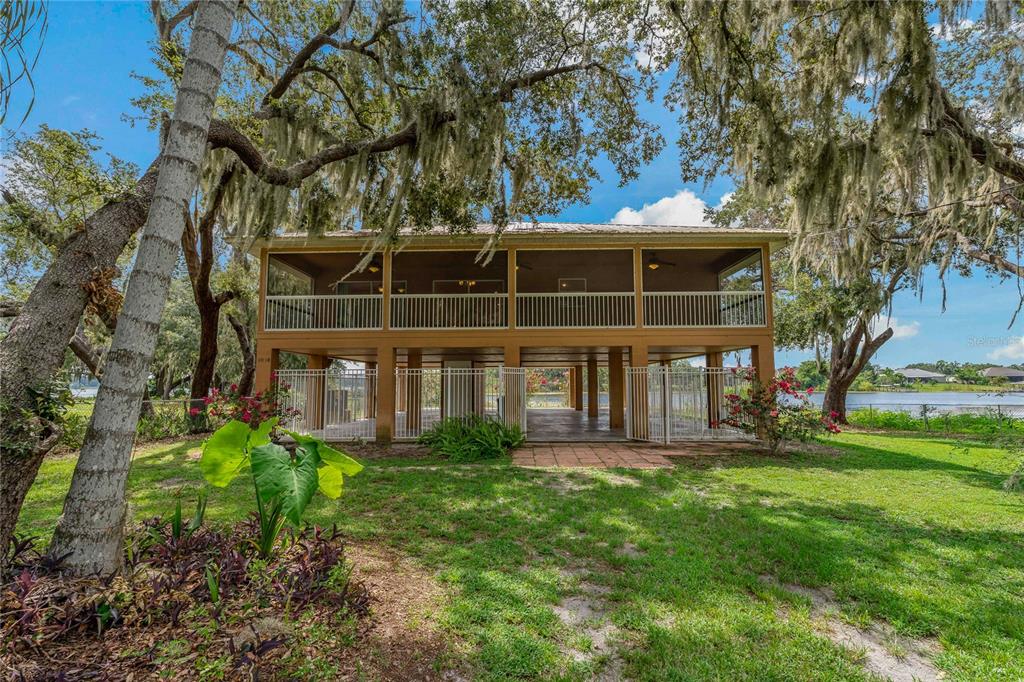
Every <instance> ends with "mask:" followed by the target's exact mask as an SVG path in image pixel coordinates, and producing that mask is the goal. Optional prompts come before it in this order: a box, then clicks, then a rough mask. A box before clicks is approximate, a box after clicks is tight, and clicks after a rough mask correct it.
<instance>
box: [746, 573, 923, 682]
mask: <svg viewBox="0 0 1024 682" xmlns="http://www.w3.org/2000/svg"><path fill="white" fill-rule="evenodd" d="M760 579H761V581H762V582H764V583H767V584H771V585H775V586H777V587H781V588H782V589H784V590H786V591H787V592H791V593H793V594H798V595H800V596H801V597H804V598H805V599H807V600H808V601H810V602H811V618H812V619H813V620H814V622H815V625H816V627H817V628H818V629H819V631H820V632H821V633H822V634H823V635H825V636H826V637H828V639H829V640H831V641H832V642H833V643H834V644H836V645H838V646H841V647H843V648H844V649H847V650H849V651H851V652H853V654H854V655H855V656H856V657H857V660H858V662H859V663H860V664H861V665H862V666H863V667H864V669H865V670H867V671H868V672H870V673H871V674H873V675H877V676H878V677H881V678H883V679H886V680H892V682H938V681H939V680H941V679H943V673H942V672H940V671H939V669H938V668H936V667H935V664H934V663H932V660H931V659H932V657H934V656H935V655H936V654H938V653H939V651H940V646H939V643H938V642H936V641H934V640H928V639H915V638H913V637H906V636H903V635H900V634H898V633H897V632H896V631H895V630H894V629H893V627H892V626H891V625H889V624H888V623H883V622H873V623H871V624H870V625H868V626H867V627H865V628H861V627H857V626H855V625H852V624H850V623H848V622H846V621H845V620H842V619H841V618H840V617H839V603H838V602H837V601H836V596H835V593H833V592H832V590H830V589H828V588H827V587H805V586H803V585H797V584H794V583H780V582H778V581H777V580H776V579H775V578H774V577H772V576H760Z"/></svg>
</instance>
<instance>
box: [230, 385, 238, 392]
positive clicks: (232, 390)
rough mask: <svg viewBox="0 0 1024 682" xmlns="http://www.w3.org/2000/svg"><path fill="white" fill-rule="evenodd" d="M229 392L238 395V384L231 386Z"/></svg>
mask: <svg viewBox="0 0 1024 682" xmlns="http://www.w3.org/2000/svg"><path fill="white" fill-rule="evenodd" d="M231 392H232V393H238V384H231Z"/></svg>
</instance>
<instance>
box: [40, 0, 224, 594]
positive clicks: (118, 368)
mask: <svg viewBox="0 0 1024 682" xmlns="http://www.w3.org/2000/svg"><path fill="white" fill-rule="evenodd" d="M233 14H234V5H233V4H231V3H229V2H224V1H222V0H209V1H208V2H204V3H201V4H200V6H199V10H198V11H197V14H196V20H195V27H194V29H193V32H192V38H191V41H190V45H189V55H188V59H187V60H186V62H185V68H184V71H183V74H182V78H181V82H180V84H179V87H178V94H177V101H176V103H175V107H174V114H173V115H172V117H171V122H170V126H169V129H168V135H167V144H166V147H165V149H164V152H163V161H162V163H161V165H160V173H159V177H158V179H157V185H156V190H155V192H154V195H153V204H152V206H151V208H150V212H149V217H148V218H147V220H146V227H145V229H144V231H143V237H142V242H141V244H140V246H139V253H138V256H137V258H136V261H135V268H134V270H133V271H132V275H131V279H130V280H129V282H128V290H127V293H126V296H125V301H124V306H123V308H122V311H121V315H120V317H119V318H118V325H117V332H116V333H115V334H114V340H113V342H112V344H111V348H110V353H109V355H108V359H107V366H106V371H105V373H104V375H105V376H104V380H103V383H102V384H101V386H100V390H99V394H98V395H97V397H96V406H95V409H94V410H93V415H92V421H91V422H90V424H89V430H88V433H87V434H86V439H85V444H84V445H83V447H82V452H81V454H80V455H79V459H78V464H77V466H76V467H75V473H74V476H73V477H72V479H71V489H70V491H69V492H68V496H67V498H66V499H65V501H64V512H63V514H62V515H61V517H60V519H59V520H58V522H57V528H56V530H55V531H54V536H53V541H52V542H51V544H50V553H51V556H66V557H67V559H66V561H65V563H66V566H67V568H68V569H69V570H70V571H71V572H73V573H76V574H79V575H88V574H96V573H99V574H109V573H112V572H115V571H117V570H119V569H120V567H121V565H122V560H123V551H122V537H123V532H124V522H125V516H126V504H125V495H126V487H127V482H128V469H129V466H130V464H131V451H132V444H133V442H134V440H135V429H136V426H137V424H138V419H139V407H140V399H141V396H142V388H143V384H144V382H145V381H146V374H147V372H148V369H149V365H150V362H151V361H152V358H153V352H154V350H155V346H156V338H157V331H158V329H159V326H160V317H161V315H162V313H163V309H164V305H165V304H166V302H167V291H168V287H169V284H170V280H171V272H172V271H173V269H174V265H175V263H176V262H177V259H178V253H179V248H180V245H179V241H180V239H181V233H182V231H183V230H184V227H185V224H184V211H183V209H184V208H185V206H186V205H187V203H188V200H189V197H190V196H191V194H192V192H193V190H194V189H195V186H196V181H197V179H198V176H199V165H200V163H202V160H203V154H204V153H205V151H206V136H207V130H208V129H209V126H210V119H211V117H212V114H213V108H214V103H215V99H216V95H217V90H218V89H219V88H220V83H221V69H222V68H223V65H224V55H225V52H226V49H227V45H228V40H229V38H230V33H231V27H232V24H233V22H234V17H233Z"/></svg>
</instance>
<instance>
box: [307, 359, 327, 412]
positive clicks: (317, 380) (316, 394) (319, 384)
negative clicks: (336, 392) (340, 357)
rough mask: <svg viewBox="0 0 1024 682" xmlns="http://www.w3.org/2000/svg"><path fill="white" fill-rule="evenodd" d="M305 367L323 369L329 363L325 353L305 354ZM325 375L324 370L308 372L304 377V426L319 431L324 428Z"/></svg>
mask: <svg viewBox="0 0 1024 682" xmlns="http://www.w3.org/2000/svg"><path fill="white" fill-rule="evenodd" d="M306 358H307V360H306V369H310V370H325V369H327V368H328V367H329V366H330V364H331V359H330V358H329V357H327V356H326V355H319V354H317V355H307V356H306ZM326 383H327V375H326V373H324V372H319V371H318V372H317V373H316V374H312V373H311V374H310V375H309V376H308V377H307V378H306V409H305V412H304V416H305V422H306V428H308V429H310V430H311V431H319V430H320V429H322V428H324V398H325V397H326V396H327V391H326V388H327V387H326V385H325V384H326Z"/></svg>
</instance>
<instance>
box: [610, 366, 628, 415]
mask: <svg viewBox="0 0 1024 682" xmlns="http://www.w3.org/2000/svg"><path fill="white" fill-rule="evenodd" d="M624 379H625V370H624V369H623V366H622V349H621V348H609V349H608V426H609V427H610V428H613V429H621V428H623V426H625V424H626V418H625V400H624V394H623V392H622V383H623V380H624Z"/></svg>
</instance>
